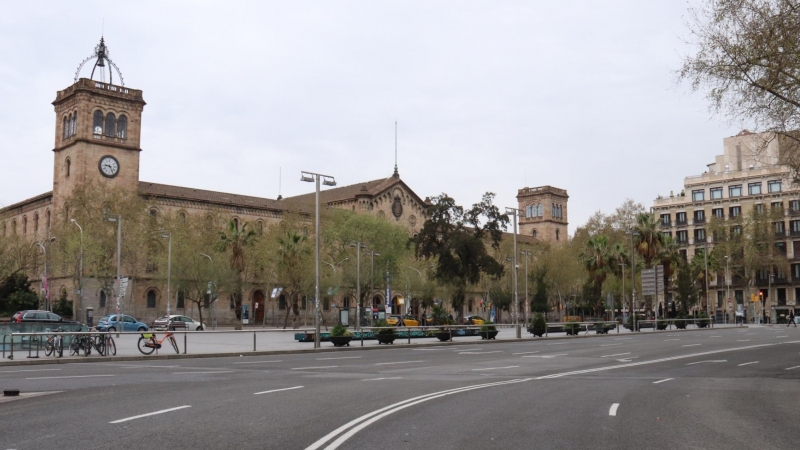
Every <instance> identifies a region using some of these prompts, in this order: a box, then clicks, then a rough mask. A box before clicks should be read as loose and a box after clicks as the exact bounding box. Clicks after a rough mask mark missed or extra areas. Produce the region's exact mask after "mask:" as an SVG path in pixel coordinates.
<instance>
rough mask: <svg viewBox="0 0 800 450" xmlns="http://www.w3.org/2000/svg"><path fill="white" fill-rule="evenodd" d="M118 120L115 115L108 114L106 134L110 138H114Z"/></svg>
mask: <svg viewBox="0 0 800 450" xmlns="http://www.w3.org/2000/svg"><path fill="white" fill-rule="evenodd" d="M116 124H117V118H116V117H115V116H114V113H108V114H106V127H105V134H106V136H109V137H114V130H115V129H116Z"/></svg>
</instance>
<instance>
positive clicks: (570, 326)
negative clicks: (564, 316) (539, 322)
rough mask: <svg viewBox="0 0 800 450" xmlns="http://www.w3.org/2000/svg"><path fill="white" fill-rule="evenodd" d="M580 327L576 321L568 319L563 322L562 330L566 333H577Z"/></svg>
mask: <svg viewBox="0 0 800 450" xmlns="http://www.w3.org/2000/svg"><path fill="white" fill-rule="evenodd" d="M580 328H581V326H580V324H579V323H578V322H571V321H570V322H567V323H565V324H564V331H566V332H567V334H578V331H579V330H580Z"/></svg>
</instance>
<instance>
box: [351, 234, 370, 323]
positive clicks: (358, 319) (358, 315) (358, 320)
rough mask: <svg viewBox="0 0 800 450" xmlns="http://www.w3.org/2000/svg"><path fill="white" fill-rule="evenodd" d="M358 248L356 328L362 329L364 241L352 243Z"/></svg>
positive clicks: (352, 245)
mask: <svg viewBox="0 0 800 450" xmlns="http://www.w3.org/2000/svg"><path fill="white" fill-rule="evenodd" d="M350 247H355V248H356V329H357V330H359V329H361V249H363V248H366V246H365V245H364V243H363V242H361V241H358V242H355V243H353V244H350Z"/></svg>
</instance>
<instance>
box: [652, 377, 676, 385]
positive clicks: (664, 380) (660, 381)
mask: <svg viewBox="0 0 800 450" xmlns="http://www.w3.org/2000/svg"><path fill="white" fill-rule="evenodd" d="M674 379H675V378H664V379H663V380H658V381H653V384H660V383H664V382H666V381H670V380H674Z"/></svg>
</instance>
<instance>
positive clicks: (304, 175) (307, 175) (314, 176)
mask: <svg viewBox="0 0 800 450" xmlns="http://www.w3.org/2000/svg"><path fill="white" fill-rule="evenodd" d="M320 180H322V184H324V185H325V186H336V180H335V179H334V178H333V177H332V176H330V175H323V174H321V173H313V172H306V171H301V172H300V181H306V182H309V183H312V182H313V183H316V195H315V202H314V203H315V204H316V207H315V210H316V211H315V221H314V222H315V227H316V243H315V246H314V247H315V257H314V269H315V271H316V275H315V278H314V284H315V287H314V296H315V297H314V302H315V303H316V308H315V312H314V328H315V331H314V348H319V347H320V343H319V342H320V340H319V339H320V336H319V334H320V320H319V319H320V309H319V238H320V230H319V184H320Z"/></svg>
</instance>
